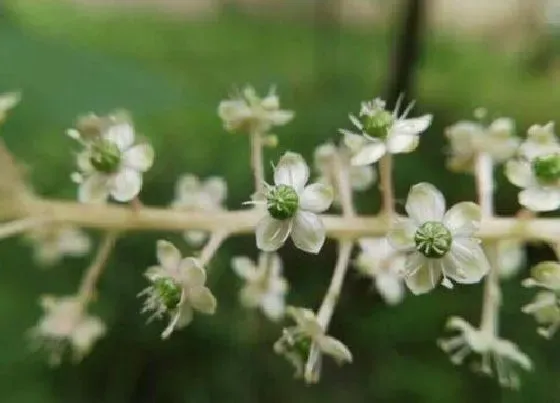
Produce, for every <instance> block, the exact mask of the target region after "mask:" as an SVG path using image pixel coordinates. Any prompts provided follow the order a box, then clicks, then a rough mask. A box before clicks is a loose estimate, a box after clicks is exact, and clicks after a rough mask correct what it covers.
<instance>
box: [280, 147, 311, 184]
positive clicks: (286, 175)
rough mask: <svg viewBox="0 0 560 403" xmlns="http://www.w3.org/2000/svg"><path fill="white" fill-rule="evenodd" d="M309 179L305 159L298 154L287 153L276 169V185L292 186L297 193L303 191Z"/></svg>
mask: <svg viewBox="0 0 560 403" xmlns="http://www.w3.org/2000/svg"><path fill="white" fill-rule="evenodd" d="M308 178H309V167H308V166H307V164H306V163H305V160H304V159H303V157H302V156H301V155H299V154H296V153H292V152H287V153H285V154H284V155H283V156H282V158H280V161H278V165H277V166H276V168H275V169H274V183H275V184H276V185H288V186H291V187H293V188H294V189H295V190H296V192H297V193H300V192H301V191H302V190H303V187H304V186H305V184H306V183H307V179H308Z"/></svg>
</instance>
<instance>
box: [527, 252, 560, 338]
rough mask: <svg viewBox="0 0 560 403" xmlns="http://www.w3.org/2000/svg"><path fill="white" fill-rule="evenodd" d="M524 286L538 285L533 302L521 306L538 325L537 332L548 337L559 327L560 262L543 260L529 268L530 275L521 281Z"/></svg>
mask: <svg viewBox="0 0 560 403" xmlns="http://www.w3.org/2000/svg"><path fill="white" fill-rule="evenodd" d="M523 285H524V286H525V287H540V288H544V289H545V291H541V292H539V293H538V294H537V295H536V296H535V299H534V300H533V302H531V303H530V304H528V305H525V306H524V307H523V308H522V311H523V312H524V313H527V314H529V315H533V316H534V317H535V319H536V321H537V323H538V324H539V325H541V326H540V327H539V328H538V329H537V332H538V333H539V334H540V335H541V336H543V337H545V338H547V339H550V338H552V336H553V335H554V333H556V331H557V330H558V328H559V327H560V298H559V295H560V263H558V262H551V261H545V262H541V263H539V264H537V265H536V266H535V267H533V268H532V269H531V277H530V278H528V279H525V280H524V281H523Z"/></svg>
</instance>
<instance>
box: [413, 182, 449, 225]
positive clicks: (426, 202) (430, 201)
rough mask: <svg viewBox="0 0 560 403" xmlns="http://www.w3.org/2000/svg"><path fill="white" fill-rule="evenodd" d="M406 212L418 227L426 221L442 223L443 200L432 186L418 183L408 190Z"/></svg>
mask: <svg viewBox="0 0 560 403" xmlns="http://www.w3.org/2000/svg"><path fill="white" fill-rule="evenodd" d="M405 209H406V212H407V213H408V215H409V216H410V218H412V219H413V220H414V221H416V223H417V224H418V225H422V224H424V223H425V222H428V221H442V219H443V214H444V213H445V199H444V197H443V195H442V194H441V192H440V191H439V190H437V189H436V187H435V186H434V185H431V184H429V183H425V182H422V183H418V184H416V185H414V186H412V188H411V189H410V192H409V193H408V197H407V199H406V206H405Z"/></svg>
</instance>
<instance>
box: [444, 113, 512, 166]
mask: <svg viewBox="0 0 560 403" xmlns="http://www.w3.org/2000/svg"><path fill="white" fill-rule="evenodd" d="M445 135H446V137H447V139H448V140H449V145H450V157H449V159H448V160H447V165H448V167H449V168H450V169H451V170H454V171H466V172H471V171H472V170H473V167H474V160H475V157H476V155H477V154H479V153H487V154H489V155H490V156H491V157H492V159H493V160H494V161H496V162H504V161H505V160H507V159H508V158H511V157H512V156H513V155H514V154H515V152H516V151H517V149H518V148H519V144H520V143H521V140H520V139H519V138H518V137H516V136H515V123H514V121H513V120H512V119H510V118H498V119H496V120H494V121H493V122H492V123H491V124H490V125H489V126H483V125H482V124H481V123H478V122H472V121H460V122H458V123H456V124H454V125H453V126H450V127H448V128H447V129H446V130H445Z"/></svg>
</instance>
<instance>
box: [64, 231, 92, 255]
mask: <svg viewBox="0 0 560 403" xmlns="http://www.w3.org/2000/svg"><path fill="white" fill-rule="evenodd" d="M58 248H59V249H60V251H62V252H63V253H65V254H67V255H71V256H81V255H83V254H85V253H87V252H88V251H89V250H90V248H91V240H90V239H89V237H88V236H87V235H86V234H85V233H84V232H83V231H81V230H79V229H77V228H66V229H64V230H63V231H62V232H61V234H60V238H59V240H58Z"/></svg>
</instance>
